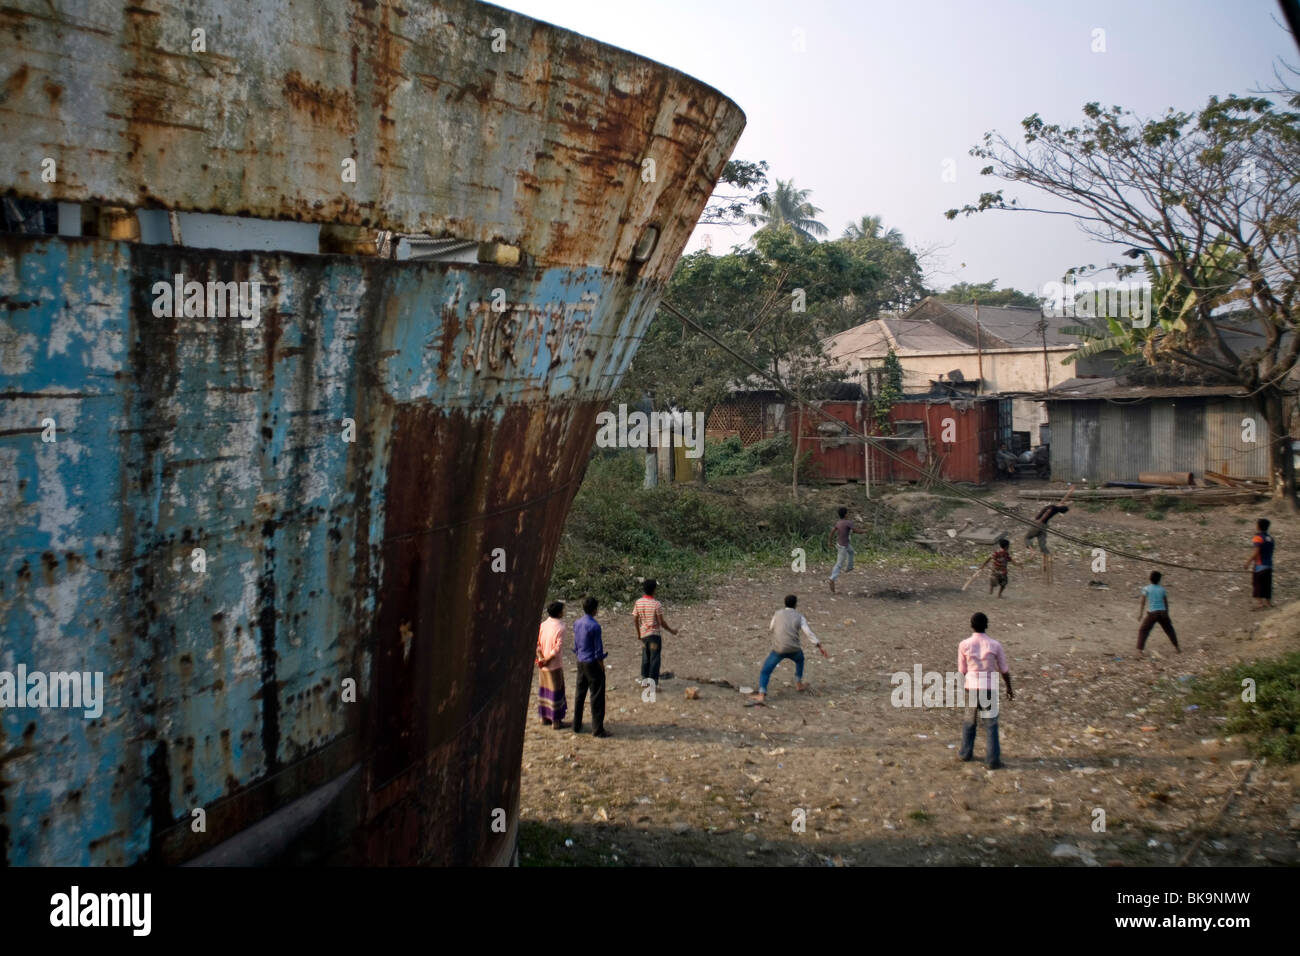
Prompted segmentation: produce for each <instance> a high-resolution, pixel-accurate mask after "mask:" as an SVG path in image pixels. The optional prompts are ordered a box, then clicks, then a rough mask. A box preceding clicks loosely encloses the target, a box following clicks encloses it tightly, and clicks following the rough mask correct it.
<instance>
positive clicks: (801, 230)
mask: <svg viewBox="0 0 1300 956" xmlns="http://www.w3.org/2000/svg"><path fill="white" fill-rule="evenodd" d="M811 193H812V190H811V189H796V188H795V185H794V180H793V179H787V180H785V181H784V182H782V181H781V180H779V179H778V180H777V181H776V186H775V187H773V189H772V191H771V192H770V193H769V192H763V193H760V194H759V196H758V199H757V200H756V202H757V204H758V208H759V209H761V210H762V212H756V213H751V214H750V217H749V221H750V224H751V225H755V226H759V227H760V228H759V231H760V232H761V231H763V230H764V229H779V228H781V227H782V226H789V227H790V228H791V229H792V230H794V234H795V235H796V236H798V237H799V238H801V239H806V240H807V241H809V242H812V241H814V239H815V238H816V237H817V236H824V235H826V233H827V232H829V231H830V230H828V229H827V228H826V227H825V226H824V225H822V224H821V223H820V222H818V221H817V220H816V218H814V217H815V216H816V215H817V214H818V213H819V212H821V210H820V209H819V208H818V207H816V206H814V205H813V204H812V203H810V202H809V201H808V196H809V195H810V194H811Z"/></svg>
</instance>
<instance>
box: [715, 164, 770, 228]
mask: <svg viewBox="0 0 1300 956" xmlns="http://www.w3.org/2000/svg"><path fill="white" fill-rule="evenodd" d="M766 189H767V163H766V162H764V161H761V160H760V161H759V162H756V163H752V162H749V161H747V160H743V159H729V160H727V164H726V166H724V167H723V169H722V176H721V177H720V178H719V179H718V186H717V188H716V189H715V190H714V192H713V195H712V196H711V197H710V198H709V204H708V205H707V206H705V207H704V212H703V213H701V214H700V219H699V225H703V226H740V225H744V224H745V223H747V222H749V207H750V206H752V205H753V204H754V202H755V201H756V199H757V197H758V196H759V195H760V194H762V193H763V192H764V191H765V190H766ZM754 190H757V192H754Z"/></svg>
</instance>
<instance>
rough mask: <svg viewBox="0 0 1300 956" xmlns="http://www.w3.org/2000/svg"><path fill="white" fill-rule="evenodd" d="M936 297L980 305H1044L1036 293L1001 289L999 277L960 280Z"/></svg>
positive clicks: (1028, 306) (1035, 306)
mask: <svg viewBox="0 0 1300 956" xmlns="http://www.w3.org/2000/svg"><path fill="white" fill-rule="evenodd" d="M935 298H936V299H940V300H942V301H944V302H965V303H971V302H978V303H979V304H980V305H991V306H999V307H1002V306H1016V305H1019V306H1025V307H1027V308H1030V309H1037V308H1040V307H1041V306H1042V299H1040V298H1039V297H1038V296H1036V295H1031V294H1030V293H1028V292H1021V291H1020V290H1019V289H999V288H998V280H997V279H990V280H989V281H988V282H974V283H971V282H958V283H957V284H956V285H954V286H952V287H951V288H950V289H948V291H947V292H940V293H939V294H938V295H936V296H935Z"/></svg>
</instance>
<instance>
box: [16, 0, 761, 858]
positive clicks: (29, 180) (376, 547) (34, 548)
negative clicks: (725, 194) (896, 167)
mask: <svg viewBox="0 0 1300 956" xmlns="http://www.w3.org/2000/svg"><path fill="white" fill-rule="evenodd" d="M58 6H59V8H58V9H56V6H55V5H50V4H47V3H39V2H34V0H32V2H25V0H20V2H19V3H17V4H16V5H15V6H10V7H6V8H5V9H4V10H3V11H0V48H2V49H3V53H4V55H3V56H2V57H0V63H3V64H4V65H3V66H2V67H0V71H2V72H3V73H4V76H3V79H4V83H3V93H2V94H0V131H2V132H3V139H4V141H5V142H6V144H8V145H9V146H10V149H11V151H12V155H11V157H10V162H9V163H8V164H7V165H6V168H5V172H4V173H3V174H0V176H2V177H3V179H2V180H0V186H2V187H3V192H4V193H5V195H6V196H8V197H11V198H12V199H15V200H22V201H25V202H27V203H33V202H38V203H47V204H52V203H59V204H60V205H59V207H58V211H59V223H60V228H59V229H58V233H59V234H49V232H48V230H47V231H44V232H37V233H33V234H14V233H10V234H7V235H5V236H4V237H3V238H0V302H2V303H3V305H4V308H3V309H0V416H2V420H0V492H3V509H0V540H2V541H3V554H2V555H0V574H2V578H0V681H2V680H3V675H4V674H5V673H6V672H7V673H9V674H11V675H12V674H15V673H16V672H17V670H18V668H19V667H22V668H24V669H25V670H26V671H27V672H37V671H40V672H44V673H47V674H54V673H71V672H78V673H87V674H89V673H98V674H102V675H103V681H104V685H103V687H104V689H103V700H102V714H99V715H97V716H93V717H91V716H87V715H86V713H83V711H82V710H76V709H71V708H67V707H63V708H59V707H50V706H45V707H38V706H18V702H16V701H14V700H9V701H8V702H7V706H0V862H4V863H8V864H12V865H68V864H70V865H128V864H136V863H156V864H176V863H187V862H188V863H200V864H203V863H210V864H222V863H236V864H250V863H254V864H256V863H272V862H279V863H285V862H289V863H309V862H345V863H365V864H379V865H384V864H452V865H457V864H490V863H507V862H509V861H510V860H511V858H512V854H513V853H514V848H515V841H516V833H517V821H518V807H519V787H520V780H519V777H520V759H521V753H522V745H523V732H524V726H525V720H526V711H527V708H528V692H529V686H530V682H531V678H532V671H533V662H532V647H533V643H534V641H535V638H536V628H537V622H538V620H539V617H540V609H541V608H542V607H543V605H544V604H545V601H546V598H547V595H546V593H545V592H546V587H547V582H548V578H549V574H550V570H551V566H552V562H553V559H554V556H555V550H556V547H557V545H558V542H559V538H560V534H561V529H562V525H563V522H564V519H565V516H566V513H567V511H568V507H569V504H570V503H571V501H572V498H573V495H574V494H575V493H576V491H577V488H578V484H579V482H580V481H581V478H582V475H583V472H584V469H585V465H586V461H587V458H588V454H589V452H590V448H591V445H592V441H593V437H594V434H595V416H596V414H597V413H598V412H599V411H600V410H602V409H603V408H604V406H605V403H606V401H607V398H608V396H609V394H610V393H611V391H612V390H613V388H614V387H615V386H616V385H617V383H618V381H619V379H620V377H621V375H622V374H623V372H624V371H625V370H626V368H627V366H628V363H629V362H630V360H631V356H632V354H633V352H634V350H635V347H636V343H637V342H638V340H639V338H640V337H641V335H642V333H643V332H644V329H645V327H646V325H647V324H648V322H649V321H650V319H651V317H652V315H653V311H654V308H655V306H656V304H657V302H658V299H659V297H660V295H661V294H662V291H663V288H664V285H665V283H666V281H667V279H668V276H669V275H670V274H671V270H672V268H673V265H674V264H675V262H676V260H677V258H678V256H679V255H680V253H681V250H682V248H683V246H684V245H685V242H686V240H687V238H688V237H689V234H690V232H691V229H692V228H693V226H694V223H695V220H696V218H697V217H698V215H699V213H700V211H701V209H702V208H703V206H704V204H705V203H706V201H707V199H708V196H709V194H710V192H711V190H712V187H713V184H714V182H716V180H717V178H718V176H719V174H720V172H721V170H722V167H723V164H724V163H725V161H726V159H727V157H728V156H729V154H730V152H731V149H732V147H733V146H734V143H735V141H736V139H737V138H738V136H739V134H740V131H741V129H742V127H743V122H744V120H743V115H742V114H741V113H740V111H739V109H738V108H737V107H736V106H735V105H734V104H733V103H731V102H730V101H729V100H727V99H726V98H725V97H724V96H722V95H721V94H719V93H717V92H716V91H714V90H713V89H711V88H709V87H707V86H705V85H703V84H701V83H699V82H697V81H695V80H692V79H690V78H689V77H686V76H684V75H682V74H680V73H677V72H675V71H673V70H671V69H669V68H666V67H663V66H661V65H659V64H655V63H652V62H650V61H647V60H644V59H642V58H640V57H637V56H635V55H632V54H630V53H627V52H624V51H621V50H616V49H613V48H610V47H607V46H603V45H601V44H599V43H596V42H595V41H593V40H590V39H588V38H585V37H582V36H580V35H578V34H574V33H571V32H567V31H563V30H560V29H557V28H555V27H552V26H549V25H546V24H543V23H539V22H537V21H533V20H529V19H527V18H524V17H521V16H518V15H516V14H513V13H510V12H507V11H505V10H502V9H500V8H496V7H492V6H488V5H484V4H478V3H471V2H467V0H454V2H447V3H435V4H426V3H410V4H400V3H397V2H389V0H364V2H355V3H352V2H344V0H329V2H323V3H320V4H308V5H303V4H290V3H289V2H288V0H267V2H264V3H260V4H258V5H256V9H255V10H253V8H251V7H245V6H244V5H240V4H233V3H225V2H219V0H210V2H199V0H181V2H177V3H156V2H151V0H142V2H135V3H132V4H124V3H120V2H118V3H110V2H89V3H85V4H81V5H69V7H68V8H67V9H62V5H58ZM195 30H201V31H202V37H201V38H200V36H199V34H196V33H195ZM199 47H202V49H199ZM47 159H53V160H54V169H55V170H56V172H55V175H54V178H53V179H50V178H49V175H48V170H49V164H48V163H46V162H45V160H47ZM347 160H352V161H353V163H354V165H353V169H352V172H353V173H354V175H353V177H352V178H351V179H349V178H348V177H347V172H348V170H347V166H348V164H347V162H346V161H347ZM647 160H650V161H651V162H649V163H647ZM163 213H165V214H167V215H169V216H173V219H172V220H171V221H172V222H173V223H174V222H175V221H176V220H175V218H174V217H175V216H177V215H179V214H186V215H190V216H198V215H207V216H216V215H223V216H236V217H242V218H244V219H248V220H255V221H265V222H271V223H296V224H308V225H313V226H317V227H319V242H320V246H319V249H316V250H312V251H283V250H281V249H277V248H266V249H262V250H250V249H239V250H226V251H222V250H218V249H212V248H201V247H198V246H196V245H195V244H194V243H186V242H185V240H184V237H183V235H179V234H177V233H173V234H172V236H171V237H170V239H168V240H164V241H144V238H142V228H143V224H144V223H145V217H146V214H163ZM65 218H67V219H68V220H69V221H71V220H73V219H77V220H79V222H80V224H81V229H79V230H78V229H76V228H70V229H67V230H65V229H64V228H63V223H64V220H65ZM87 224H89V225H87ZM386 233H389V234H419V235H427V236H432V237H440V236H448V237H455V238H458V239H462V240H465V241H467V242H469V243H473V244H476V245H477V250H478V251H477V255H476V256H475V257H474V261H471V262H443V261H396V260H394V259H393V258H390V257H386V256H383V255H375V254H365V253H367V252H372V251H373V250H375V249H379V248H381V244H380V243H378V242H373V243H372V242H371V239H372V238H373V237H375V236H382V235H384V234H386ZM172 283H174V284H175V287H176V288H178V289H181V290H182V291H185V295H184V299H185V304H186V305H193V308H192V309H187V308H185V307H183V305H182V303H181V302H180V301H177V302H176V303H174V305H175V307H174V308H168V307H166V303H165V302H164V301H163V300H165V299H167V298H168V296H166V295H164V294H162V292H161V290H162V289H163V287H164V286H166V285H168V284H172ZM190 283H197V286H196V287H195V288H200V289H203V290H209V289H211V288H213V287H214V286H215V287H217V288H218V289H229V290H232V295H233V290H234V289H235V288H236V287H240V283H244V284H245V286H243V287H240V288H248V287H250V286H249V284H251V283H256V284H257V286H256V288H257V290H258V293H257V301H258V303H259V305H258V308H257V309H256V310H255V313H254V314H253V315H251V316H246V317H242V319H241V316H242V314H240V315H235V316H231V315H230V314H229V311H227V312H226V313H225V314H212V312H213V310H212V308H211V297H210V295H209V297H208V298H207V299H206V300H202V299H194V300H193V301H191V298H190V295H189V293H188V291H187V290H189V289H190V288H191V286H190V285H189V284H190ZM227 284H230V285H227ZM231 301H233V299H232V300H231ZM205 302H206V304H207V305H208V308H207V310H206V313H205V309H204V306H205ZM160 303H162V305H161V307H160ZM217 311H218V312H220V310H219V309H218V310H217ZM230 311H233V308H232V309H231V310H230ZM187 313H198V314H187ZM2 691H3V686H2V685H0V692H2ZM27 703H28V704H30V703H31V701H28V702H27ZM47 703H48V701H47ZM65 703H66V701H65ZM4 704H5V700H4V698H3V697H2V696H0V705H4Z"/></svg>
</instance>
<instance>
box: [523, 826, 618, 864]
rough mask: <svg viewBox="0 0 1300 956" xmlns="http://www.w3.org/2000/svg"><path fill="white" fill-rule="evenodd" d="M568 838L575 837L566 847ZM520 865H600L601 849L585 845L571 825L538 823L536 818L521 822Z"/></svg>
mask: <svg viewBox="0 0 1300 956" xmlns="http://www.w3.org/2000/svg"><path fill="white" fill-rule="evenodd" d="M565 840H573V843H574V845H573V846H571V847H567V846H565V845H564V841H565ZM519 865H520V866H601V865H602V861H601V855H600V853H599V852H598V851H596V850H593V849H589V848H587V847H584V846H582V844H580V843H579V842H578V840H577V838H576V837H575V836H574V831H573V829H572V828H570V827H567V826H564V825H563V824H561V825H550V824H545V823H538V822H536V821H533V820H521V821H520V822H519Z"/></svg>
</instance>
